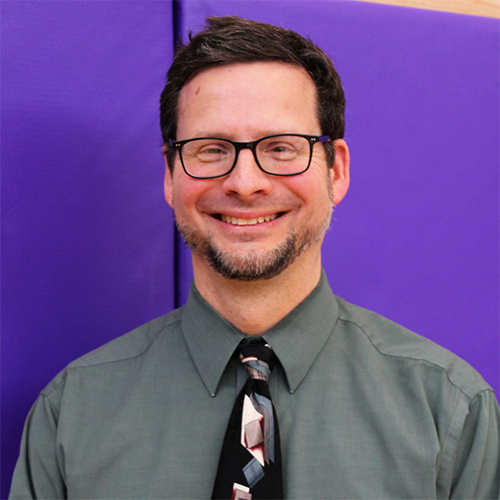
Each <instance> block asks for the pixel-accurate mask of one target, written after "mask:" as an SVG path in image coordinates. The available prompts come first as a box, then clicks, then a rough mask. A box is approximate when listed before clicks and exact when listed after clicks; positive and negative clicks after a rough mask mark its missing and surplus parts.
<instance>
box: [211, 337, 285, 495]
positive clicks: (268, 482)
mask: <svg viewBox="0 0 500 500" xmlns="http://www.w3.org/2000/svg"><path fill="white" fill-rule="evenodd" d="M238 349H239V352H240V359H241V361H242V362H243V363H244V364H245V367H246V368H247V370H248V372H249V374H250V376H249V378H248V379H247V381H246V382H245V385H244V386H243V388H242V390H241V392H240V393H239V394H238V397H237V398H236V402H235V404H234V408H233V411H232V413H231V417H230V419H229V424H228V428H227V431H226V435H225V437H224V443H223V445H222V451H221V456H220V460H219V468H218V470H217V476H216V479H215V485H214V490H213V493H212V499H213V500H223V499H231V500H239V499H241V500H247V499H252V500H260V499H268V500H271V499H272V500H281V499H283V473H282V467H281V447H280V437H279V430H278V421H277V418H276V412H275V410H274V406H273V403H272V400H271V394H270V392H269V385H268V383H267V380H268V378H269V374H270V372H271V370H272V361H273V358H274V353H273V351H272V349H271V348H270V346H269V345H268V344H265V343H264V341H263V339H260V338H258V339H249V340H247V339H245V340H244V341H243V342H242V343H241V344H240V346H239V348H238Z"/></svg>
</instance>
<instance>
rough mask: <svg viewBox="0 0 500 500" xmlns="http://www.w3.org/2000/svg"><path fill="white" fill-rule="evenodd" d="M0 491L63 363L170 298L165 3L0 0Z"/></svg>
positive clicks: (168, 25)
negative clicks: (29, 418)
mask: <svg viewBox="0 0 500 500" xmlns="http://www.w3.org/2000/svg"><path fill="white" fill-rule="evenodd" d="M1 9H2V10H1V16H2V32H1V34H2V116H1V118H2V129H1V132H2V302H3V303H2V330H3V331H2V335H3V337H2V498H5V497H6V495H7V493H8V489H9V485H10V479H11V475H12V470H13V467H14V463H15V460H16V458H17V455H18V450H19V444H20V436H21V431H22V426H23V422H24V420H25V418H26V415H27V412H28V411H29V408H30V406H31V405H32V404H33V402H34V401H35V399H36V397H37V395H38V392H39V391H40V390H41V389H42V388H43V387H44V386H45V385H46V384H47V383H48V382H49V380H50V379H52V378H53V377H54V376H55V375H56V374H57V373H58V372H59V371H60V370H61V369H62V368H63V367H64V366H65V365H66V364H67V363H68V362H70V361H71V360H73V359H74V358H76V357H78V356H80V355H82V354H84V353H85V352H87V351H89V350H91V349H94V348H96V347H98V346H99V345H101V344H103V343H105V342H107V341H108V340H110V339H112V338H114V337H117V336H118V335H120V334H122V333H125V332H127V331H129V330H131V329H132V328H134V327H136V326H138V325H140V324H141V323H144V322H146V321H148V320H150V319H152V318H154V317H156V316H160V315H162V314H165V313H166V312H168V311H169V310H170V309H172V308H173V305H174V296H173V295H174V294H173V292H174V272H173V271H174V265H173V262H174V260H173V259H174V256H173V235H174V229H173V223H172V215H171V211H170V209H169V207H168V205H167V204H166V202H165V201H164V199H163V174H164V164H163V158H162V155H161V135H160V130H159V125H158V115H159V113H158V97H159V94H160V92H161V89H162V87H163V84H164V80H165V74H166V70H167V68H168V66H169V64H170V62H171V59H172V53H173V23H172V3H171V1H162V2H158V1H143V0H140V1H113V2H104V1H99V2H89V1H72V2H49V1H41V2H40V1H34V2H30V1H23V2H19V1H12V2H10V1H2V2H1Z"/></svg>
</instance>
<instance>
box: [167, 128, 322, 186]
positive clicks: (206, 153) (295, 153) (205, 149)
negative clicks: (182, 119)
mask: <svg viewBox="0 0 500 500" xmlns="http://www.w3.org/2000/svg"><path fill="white" fill-rule="evenodd" d="M329 141H331V139H330V137H328V136H327V135H323V136H316V135H303V134H284V135H282V134H280V135H269V136H267V137H262V139H258V140H256V141H253V142H234V141H230V140H228V139H220V138H218V137H199V138H196V139H187V140H185V141H170V145H171V146H173V147H174V148H176V149H177V151H179V156H180V158H181V163H182V167H183V168H184V171H185V172H186V174H187V175H189V176H190V177H194V178H195V179H215V178H217V177H223V176H224V175H227V174H229V173H230V172H231V171H232V170H233V168H234V167H235V165H236V162H237V161H238V155H239V153H240V151H241V150H242V149H250V150H251V151H252V153H253V156H254V158H255V161H256V163H257V165H258V166H259V168H260V169H261V170H262V171H263V172H265V173H266V174H270V175H278V176H292V175H299V174H302V173H304V172H305V171H306V170H307V169H308V168H309V165H310V164H311V158H312V153H313V147H314V145H315V144H316V143H317V142H329Z"/></svg>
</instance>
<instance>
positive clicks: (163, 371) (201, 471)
mask: <svg viewBox="0 0 500 500" xmlns="http://www.w3.org/2000/svg"><path fill="white" fill-rule="evenodd" d="M243 337H244V336H243V334H242V333H241V332H240V331H239V330H237V329H236V328H234V327H233V326H232V325H231V324H229V323H228V322H227V321H226V320H224V319H223V318H222V317H221V316H220V315H219V314H217V313H216V312H215V311H214V310H213V309H212V308H211V307H210V306H209V305H208V304H207V303H206V302H205V301H204V300H203V299H202V297H201V296H200V295H199V293H198V292H197V291H196V289H195V288H194V286H193V287H192V289H191V293H190V296H189V299H188V302H187V304H186V305H185V306H184V307H183V308H181V309H178V310H175V311H173V312H172V313H170V314H167V315H166V316H164V317H162V318H159V319H156V320H154V321H152V322H150V323H148V324H146V325H143V326H141V327H140V328H138V329H136V330H134V331H133V332H131V333H129V334H127V335H124V336H122V337H120V338H118V339H116V340H114V341H112V342H110V343H108V344H106V345H105V346H103V347H101V348H99V349H97V350H96V351H93V352H91V353H90V354H88V355H86V356H84V357H82V358H80V359H78V360H77V361H75V362H73V363H71V364H70V365H69V366H68V367H67V368H66V369H65V370H64V371H63V372H62V373H60V374H59V375H58V376H57V377H56V378H55V379H54V380H53V381H52V382H51V383H50V384H49V385H48V386H47V387H46V388H45V389H44V390H43V391H42V393H41V394H40V397H39V398H38V400H37V402H36V403H35V405H34V407H33V409H32V410H31V412H30V414H29V416H28V419H27V422H26V426H25V430H24V435H23V440H22V445H21V454H20V458H19V460H18V463H17V466H16V470H15V473H14V478H13V485H12V489H11V495H10V498H12V499H26V498H45V499H49V498H50V499H55V498H75V499H76V498H80V499H98V498H101V499H126V498H134V499H181V498H182V499H209V498H210V495H211V491H212V486H213V482H214V477H215V473H216V469H217V464H218V460H219V453H220V448H221V445H222V440H223V437H224V433H225V430H226V425H227V421H228V419H229V415H230V412H231V409H232V406H233V403H234V399H235V397H236V395H237V392H238V391H239V389H240V388H241V386H242V385H243V383H244V380H245V379H246V372H245V369H244V368H243V366H241V363H240V362H239V361H238V360H237V359H236V357H235V356H233V353H234V350H235V348H236V346H237V345H238V343H239V342H240V340H241V339H242V338H243ZM264 338H265V339H266V341H267V342H268V343H269V344H270V345H271V346H272V348H273V349H274V351H275V353H276V355H277V357H278V359H279V361H280V364H279V366H277V367H276V369H275V370H274V372H273V373H272V375H271V379H270V388H271V394H272V395H273V400H274V403H275V406H276V411H277V414H278V419H279V425H280V433H281V440H282V455H283V469H284V482H285V497H286V499H295V498H296V499H358V498H359V499H403V498H407V499H412V500H416V499H431V498H462V499H471V498H498V482H499V479H498V468H499V418H498V415H499V408H498V403H497V401H496V399H495V396H494V394H493V391H492V389H491V388H490V387H489V386H488V385H487V384H486V383H485V382H484V380H483V379H482V378H481V376H480V375H479V374H478V373H477V372H476V371H475V370H474V369H472V368H471V367H470V366H469V365H468V364H467V363H465V362H464V361H462V360H461V359H459V358H458V357H456V356H455V355H453V354H451V353H450V352H448V351H446V350H445V349H443V348H441V347H439V346H437V345H435V344H434V343H433V342H431V341H429V340H427V339H425V338H422V337H420V336H418V335H416V334H414V333H412V332H410V331H408V330H406V329H404V328H403V327H401V326H399V325H397V324H395V323H393V322H391V321H389V320H387V319H385V318H382V317H381V316H379V315H377V314H375V313H373V312H370V311H367V310H365V309H362V308H359V307H357V306H354V305H351V304H348V303H347V302H345V301H344V300H342V299H340V298H338V297H335V296H334V295H333V294H332V292H331V290H330V287H329V285H328V282H327V280H326V277H325V276H324V274H323V276H322V278H321V281H320V283H319V284H318V286H317V287H316V288H315V289H314V290H313V292H312V293H311V294H310V295H309V296H308V297H307V298H306V299H305V300H304V301H303V302H302V303H301V304H300V305H299V306H298V307H297V308H296V309H294V310H293V311H292V312H291V313H290V314H289V315H288V316H286V317H285V318H284V319H283V320H282V321H280V322H279V323H278V324H277V325H275V326H274V327H273V328H271V329H270V330H269V331H268V332H266V333H265V334H264Z"/></svg>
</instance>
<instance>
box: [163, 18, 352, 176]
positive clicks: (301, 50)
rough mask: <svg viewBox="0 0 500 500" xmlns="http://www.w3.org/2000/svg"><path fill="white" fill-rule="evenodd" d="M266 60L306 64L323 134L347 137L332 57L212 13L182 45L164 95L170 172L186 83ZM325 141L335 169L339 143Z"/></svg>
mask: <svg viewBox="0 0 500 500" xmlns="http://www.w3.org/2000/svg"><path fill="white" fill-rule="evenodd" d="M267 61H279V62H284V63H287V64H292V65H294V66H299V67H303V68H304V69H305V70H306V71H307V72H308V74H309V75H310V76H311V78H312V80H313V82H314V84H315V85H316V91H317V102H316V106H317V114H318V120H319V123H320V126H321V133H322V135H328V136H330V138H331V139H334V140H335V139H341V138H342V137H344V129H345V122H344V111H345V96H344V90H343V88H342V84H341V82H340V78H339V75H338V74H337V72H336V71H335V68H334V67H333V64H332V61H331V60H330V58H329V57H328V56H327V55H326V54H325V53H324V52H323V50H321V49H320V48H319V47H318V46H316V45H315V44H314V43H313V42H312V41H311V40H308V39H305V38H303V37H302V36H300V35H299V34H297V33H295V32H294V31H291V30H288V29H284V28H279V27H277V26H272V25H270V24H264V23H260V22H257V21H249V20H247V19H242V18H239V17H236V16H226V17H209V18H207V26H206V28H205V29H204V30H203V31H201V32H200V33H198V34H196V35H194V36H193V35H192V33H190V34H189V43H188V44H186V45H183V44H180V46H179V47H178V49H177V51H176V54H175V57H174V61H173V63H172V66H171V67H170V69H169V71H168V75H167V78H168V79H167V84H166V85H165V88H164V89H163V92H162V93H161V97H160V125H161V133H162V137H163V144H164V147H165V149H166V151H167V161H168V165H169V168H170V170H171V171H172V170H173V167H174V161H175V155H176V150H175V148H171V147H169V146H168V144H169V140H172V141H175V140H177V137H176V134H177V121H178V106H179V95H180V92H181V90H182V88H183V87H184V85H186V83H187V82H188V81H189V80H190V79H191V78H193V77H194V76H195V75H197V74H198V73H200V72H201V71H203V70H204V69H207V68H211V67H214V66H223V65H228V64H234V63H245V62H267ZM323 145H324V147H325V149H326V153H327V163H328V165H329V166H330V167H331V166H332V165H333V162H334V146H333V144H332V143H331V142H326V143H323Z"/></svg>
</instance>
